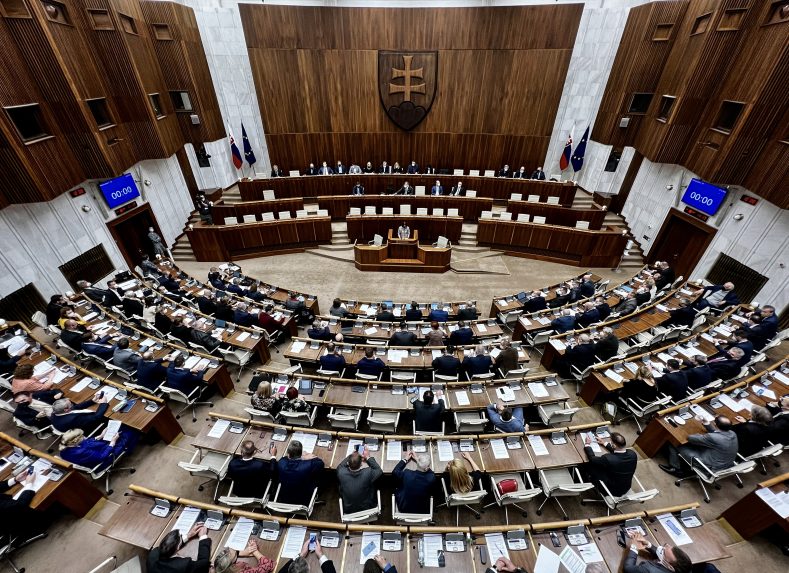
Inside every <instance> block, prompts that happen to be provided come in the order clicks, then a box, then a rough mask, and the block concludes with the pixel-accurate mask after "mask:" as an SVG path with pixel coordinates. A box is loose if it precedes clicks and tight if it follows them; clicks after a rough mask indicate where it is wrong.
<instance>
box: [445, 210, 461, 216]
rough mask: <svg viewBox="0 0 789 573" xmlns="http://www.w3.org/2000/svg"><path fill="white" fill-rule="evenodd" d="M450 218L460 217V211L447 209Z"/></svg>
mask: <svg viewBox="0 0 789 573" xmlns="http://www.w3.org/2000/svg"><path fill="white" fill-rule="evenodd" d="M447 216H448V217H460V209H447Z"/></svg>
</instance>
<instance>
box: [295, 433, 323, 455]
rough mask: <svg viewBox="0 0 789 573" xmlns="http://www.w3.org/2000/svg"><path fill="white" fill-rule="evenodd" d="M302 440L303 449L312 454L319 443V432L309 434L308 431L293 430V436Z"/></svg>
mask: <svg viewBox="0 0 789 573" xmlns="http://www.w3.org/2000/svg"><path fill="white" fill-rule="evenodd" d="M292 439H294V440H297V441H299V442H301V449H302V451H305V452H307V453H308V454H311V453H312V452H313V451H315V444H317V443H318V434H308V433H306V432H293V438H292Z"/></svg>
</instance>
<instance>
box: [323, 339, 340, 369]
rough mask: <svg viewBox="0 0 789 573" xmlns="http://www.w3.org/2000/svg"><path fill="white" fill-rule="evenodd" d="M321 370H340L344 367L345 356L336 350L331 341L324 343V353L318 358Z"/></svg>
mask: <svg viewBox="0 0 789 573" xmlns="http://www.w3.org/2000/svg"><path fill="white" fill-rule="evenodd" d="M318 362H320V365H321V370H327V371H329V372H342V371H343V370H344V369H345V365H346V364H345V357H344V356H343V355H342V354H340V353H339V352H337V346H336V345H335V344H334V343H333V342H329V343H328V344H327V345H326V354H324V355H323V356H321V357H320V358H319V359H318Z"/></svg>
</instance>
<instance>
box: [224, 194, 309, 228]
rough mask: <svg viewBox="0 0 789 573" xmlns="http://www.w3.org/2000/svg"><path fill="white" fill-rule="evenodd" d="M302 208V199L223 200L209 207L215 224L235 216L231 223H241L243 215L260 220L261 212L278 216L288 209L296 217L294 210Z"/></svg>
mask: <svg viewBox="0 0 789 573" xmlns="http://www.w3.org/2000/svg"><path fill="white" fill-rule="evenodd" d="M300 209H304V199H302V198H300V197H298V198H294V199H275V200H273V201H272V200H268V201H245V202H243V203H229V204H226V203H225V202H224V201H221V202H219V203H215V204H214V206H213V207H212V208H211V215H212V217H213V220H214V224H215V225H224V224H225V218H228V217H236V218H237V220H236V221H235V222H234V223H231V224H242V223H243V222H244V221H243V219H242V217H243V216H244V215H254V216H255V220H256V221H261V220H262V219H261V215H262V214H263V213H274V215H275V216H276V217H277V218H279V213H280V212H281V211H288V212H289V213H290V216H291V217H294V218H295V217H296V211H297V210H300Z"/></svg>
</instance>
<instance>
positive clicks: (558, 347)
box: [537, 318, 567, 351]
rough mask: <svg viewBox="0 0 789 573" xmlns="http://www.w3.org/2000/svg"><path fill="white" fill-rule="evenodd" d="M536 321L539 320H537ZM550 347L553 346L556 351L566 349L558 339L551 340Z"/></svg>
mask: <svg viewBox="0 0 789 573" xmlns="http://www.w3.org/2000/svg"><path fill="white" fill-rule="evenodd" d="M537 320H540V319H539V318H538V319H537ZM551 346H553V347H554V348H555V349H556V350H560V351H561V350H564V349H565V348H567V345H566V344H565V343H564V342H562V341H561V340H559V339H558V338H554V339H552V340H551Z"/></svg>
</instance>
